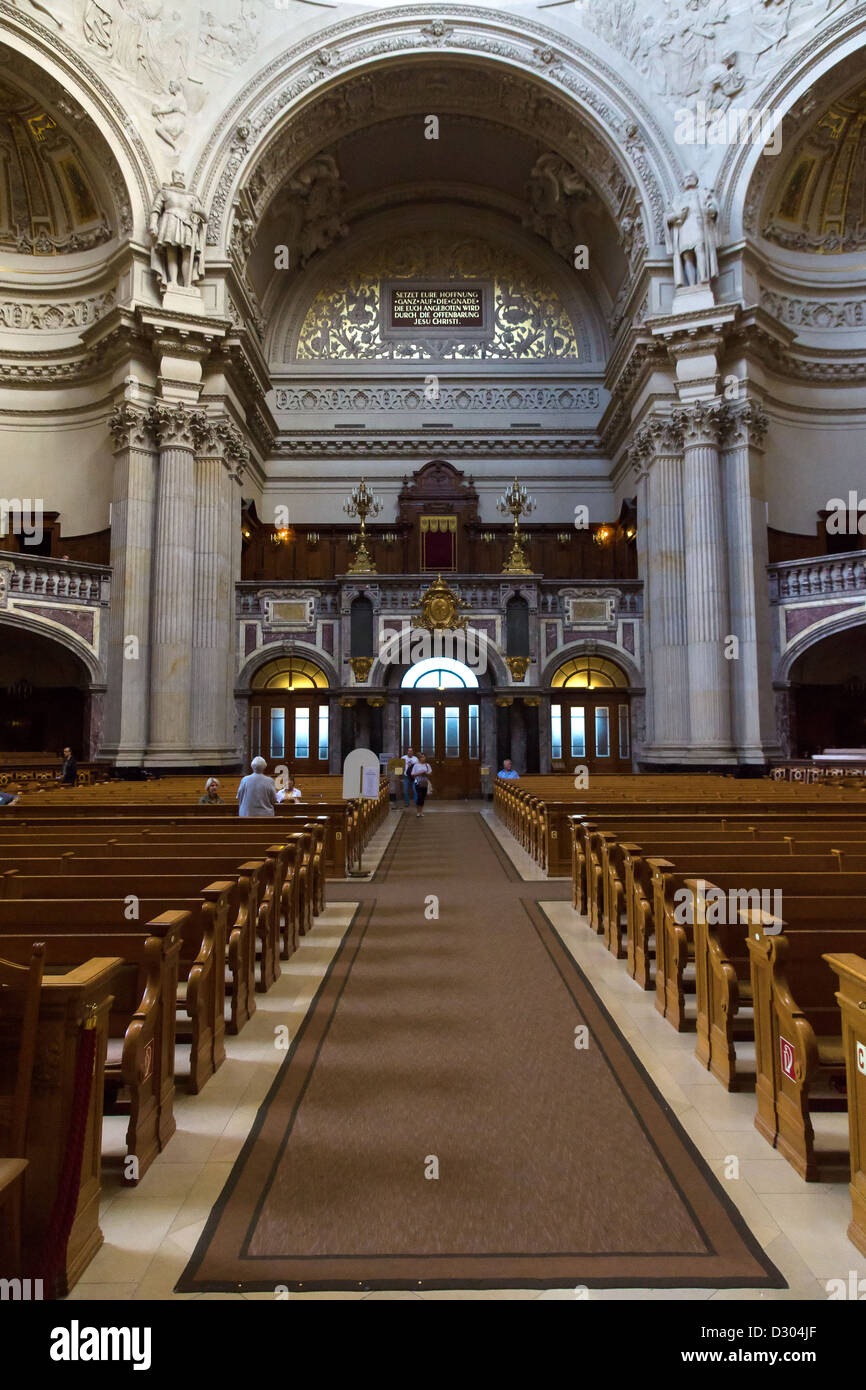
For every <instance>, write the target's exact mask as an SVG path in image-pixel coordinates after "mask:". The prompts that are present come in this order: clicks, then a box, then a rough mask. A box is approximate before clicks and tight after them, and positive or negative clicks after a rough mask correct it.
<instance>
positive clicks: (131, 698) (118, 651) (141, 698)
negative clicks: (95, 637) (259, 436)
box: [102, 401, 157, 767]
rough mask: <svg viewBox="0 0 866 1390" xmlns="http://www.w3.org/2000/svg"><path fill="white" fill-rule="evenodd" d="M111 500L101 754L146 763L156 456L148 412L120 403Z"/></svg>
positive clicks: (113, 425)
mask: <svg viewBox="0 0 866 1390" xmlns="http://www.w3.org/2000/svg"><path fill="white" fill-rule="evenodd" d="M109 428H110V430H111V433H112V435H113V437H114V448H115V462H114V495H113V499H112V504H111V566H112V581H111V619H110V624H109V639H108V698H107V705H106V715H105V739H104V742H103V744H102V753H103V754H104V755H105V756H108V757H110V758H112V759H113V760H114V761H115V762H116V763H118V764H119V765H120V766H122V767H138V766H140V765H141V763H142V761H143V759H144V755H145V752H146V749H147V737H148V704H149V694H150V646H149V644H150V617H151V614H150V604H151V545H152V538H153V527H154V515H155V502H156V477H157V455H156V444H155V441H154V438H153V435H152V433H151V430H150V425H149V422H148V418H147V412H146V410H145V409H143V408H142V407H137V406H134V405H132V404H131V402H129V401H124V402H123V403H122V404H121V405H119V406H117V408H116V409H115V411H114V413H113V415H112V416H111V421H110V425H109Z"/></svg>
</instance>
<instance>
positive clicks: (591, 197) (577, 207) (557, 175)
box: [523, 151, 597, 263]
mask: <svg viewBox="0 0 866 1390" xmlns="http://www.w3.org/2000/svg"><path fill="white" fill-rule="evenodd" d="M526 196H527V200H528V202H529V209H528V211H527V212H526V214H525V215H524V218H523V225H524V227H528V228H529V229H530V230H531V231H533V232H535V233H536V234H537V235H538V236H540V237H543V238H544V240H545V241H549V242H550V244H551V246H552V247H553V249H554V251H555V252H556V253H557V255H558V256H562V257H563V258H564V259H565V260H567V261H568V262H569V263H571V262H572V261H573V257H574V248H575V245H577V244H578V243H580V242H585V240H586V238H585V236H584V234H583V233H582V231H581V227H582V222H583V218H582V215H581V208H582V205H583V204H584V203H586V202H590V201H593V202H595V201H597V195H596V194H595V193H594V192H593V190H592V189H591V188H590V186H589V184H588V183H587V182H586V180H585V179H582V178H581V177H580V175H579V174H578V172H577V170H576V169H572V168H571V166H570V165H569V164H568V163H567V162H566V161H565V160H564V159H562V158H561V156H560V155H558V154H555V153H554V152H552V151H550V152H548V153H547V154H543V155H541V156H540V158H539V159H538V160H537V161H536V163H535V165H534V167H533V170H532V173H531V175H530V179H529V183H528V184H527V187H526Z"/></svg>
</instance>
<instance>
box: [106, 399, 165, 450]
mask: <svg viewBox="0 0 866 1390" xmlns="http://www.w3.org/2000/svg"><path fill="white" fill-rule="evenodd" d="M108 428H109V430H110V432H111V434H112V436H113V437H114V448H115V452H119V451H120V450H121V449H149V448H152V447H153V443H154V440H153V432H152V429H151V425H150V421H149V419H148V411H147V410H146V409H145V408H144V407H143V406H135V405H132V403H131V402H130V401H121V402H120V404H119V405H116V406H115V407H114V409H113V411H112V412H111V415H110V417H109V421H108Z"/></svg>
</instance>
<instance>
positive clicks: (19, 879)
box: [0, 860, 263, 1034]
mask: <svg viewBox="0 0 866 1390" xmlns="http://www.w3.org/2000/svg"><path fill="white" fill-rule="evenodd" d="M151 867H153V864H152V862H151ZM262 867H263V862H262V861H261V860H251V861H250V862H249V863H248V864H242V865H240V866H239V867H238V871H237V875H236V877H233V883H234V884H235V885H236V889H237V891H236V895H235V893H234V892H233V893H232V895H231V902H232V906H233V907H236V913H235V915H234V919H233V920H232V915H231V909H230V911H229V916H228V919H227V928H226V930H227V936H226V948H225V950H226V969H225V971H224V974H225V995H226V997H227V998H228V1001H229V1017H228V1019H227V1021H226V1024H225V1028H226V1031H227V1032H228V1033H232V1034H235V1033H238V1032H240V1030H241V1028H243V1026H244V1024H245V1023H246V1022H247V1021H248V1020H249V1018H250V1017H251V1016H252V1015H253V1014H254V1013H255V1011H256V1002H255V940H256V935H255V922H256V919H257V916H258V911H259V900H260V897H261V886H260V883H259V874H260V872H261V870H262ZM4 881H5V883H6V890H5V891H6V894H7V898H8V897H11V895H13V894H14V895H18V896H21V895H22V894H23V895H26V894H28V893H29V895H30V896H31V897H36V895H37V894H42V895H44V896H51V897H55V898H66V899H69V898H72V897H77V898H80V899H95V898H97V897H98V896H100V895H101V894H105V895H106V896H107V897H109V898H112V899H117V898H118V897H119V896H121V894H122V896H123V898H126V897H127V896H128V895H129V894H134V895H135V896H136V897H139V898H141V899H142V900H148V901H149V900H152V899H153V898H154V897H158V898H159V899H160V900H170V901H173V902H176V901H178V900H181V899H187V898H190V897H193V896H195V895H196V894H198V895H199V896H202V897H203V896H204V890H203V889H202V887H201V885H202V883H203V882H205V881H206V876H205V875H203V874H202V873H200V872H194V873H192V874H184V873H179V874H163V873H159V874H155V875H154V874H151V875H147V874H145V873H132V872H129V873H126V874H122V875H120V876H119V877H118V878H116V879H115V878H114V877H108V876H107V875H105V874H104V873H103V874H91V875H82V874H63V875H56V876H52V875H47V874H40V875H38V876H37V877H35V878H34V879H33V881H32V883H31V882H30V881H29V880H28V878H27V876H26V875H16V874H11V873H10V874H8V875H4ZM216 881H217V882H223V881H225V880H216ZM13 884H14V887H13V886H12V885H13ZM136 888H139V889H141V892H140V893H136V892H135V890H136ZM0 901H2V900H0ZM217 992H218V990H217Z"/></svg>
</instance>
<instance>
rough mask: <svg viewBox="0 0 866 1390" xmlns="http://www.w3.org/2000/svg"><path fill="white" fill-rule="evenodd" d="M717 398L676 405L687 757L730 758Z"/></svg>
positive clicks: (725, 570) (727, 630)
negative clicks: (682, 541) (679, 430)
mask: <svg viewBox="0 0 866 1390" xmlns="http://www.w3.org/2000/svg"><path fill="white" fill-rule="evenodd" d="M720 414H721V406H720V405H719V404H718V403H717V402H703V401H700V402H697V403H695V404H694V405H692V406H690V407H689V408H688V409H684V410H678V411H677V412H676V414H675V417H674V419H675V422H676V423H677V424H678V425H680V426H681V428H682V430H683V440H684V456H683V510H684V539H685V578H686V637H687V642H688V646H687V652H688V674H689V724H690V735H689V747H690V751H691V760H692V761H693V762H708V763H710V762H716V761H719V760H722V761H733V749H732V744H731V669H730V668H731V662H730V660H729V659H728V658H727V657H726V655H725V647H726V639H727V638H728V636H729V635H730V633H731V628H730V607H729V597H728V560H727V553H726V541H725V525H724V509H723V502H722V485H721V470H720V464H719V424H720Z"/></svg>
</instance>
